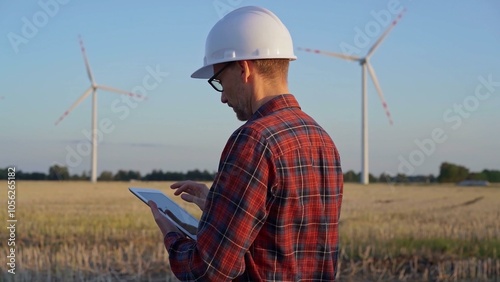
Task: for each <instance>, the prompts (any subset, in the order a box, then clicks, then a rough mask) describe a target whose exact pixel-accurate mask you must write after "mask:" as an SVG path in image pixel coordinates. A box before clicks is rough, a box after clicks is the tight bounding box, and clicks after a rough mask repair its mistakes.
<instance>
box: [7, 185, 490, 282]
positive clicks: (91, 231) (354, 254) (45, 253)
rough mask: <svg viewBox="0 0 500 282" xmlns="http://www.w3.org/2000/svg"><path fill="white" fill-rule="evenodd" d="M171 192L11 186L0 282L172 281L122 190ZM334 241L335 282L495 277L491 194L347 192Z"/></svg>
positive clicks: (141, 209) (440, 188)
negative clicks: (10, 227)
mask: <svg viewBox="0 0 500 282" xmlns="http://www.w3.org/2000/svg"><path fill="white" fill-rule="evenodd" d="M169 185H170V183H168V182H134V183H126V182H103V183H97V184H91V183H87V182H36V181H33V182H30V181H18V182H17V183H16V218H17V220H18V222H17V223H16V235H15V242H16V246H15V247H16V250H15V251H16V253H15V255H16V268H15V274H14V275H13V274H11V273H8V272H7V268H6V267H5V266H6V264H7V263H8V259H7V256H8V252H9V248H10V247H9V246H7V243H8V238H9V237H8V236H9V234H8V232H5V231H4V232H2V233H1V238H0V246H1V250H2V255H1V257H0V264H1V265H2V268H1V269H2V274H1V276H0V280H5V281H176V279H175V277H173V275H171V274H170V272H169V267H168V255H167V252H166V251H165V250H164V248H163V244H162V240H161V235H160V232H159V230H158V228H157V227H156V224H155V223H154V220H153V218H152V216H151V214H150V211H149V208H148V207H147V206H146V205H145V204H143V203H142V202H141V201H139V200H138V199H137V198H136V197H135V196H134V195H132V194H131V193H130V192H129V191H128V187H130V186H136V187H148V188H159V189H161V190H163V191H164V192H165V193H171V192H170V189H169V188H168V187H169ZM1 193H2V194H3V196H2V199H5V197H6V195H7V191H6V188H3V190H2V192H1ZM4 202H5V200H4ZM182 204H183V205H184V206H185V207H186V208H188V209H189V210H190V211H191V212H192V213H193V215H195V216H196V217H199V216H200V212H199V210H198V208H197V207H196V206H194V205H191V204H187V203H182ZM3 207H4V208H2V210H1V211H0V214H1V216H2V218H4V219H6V218H7V208H5V206H3ZM4 222H5V221H4ZM340 233H341V254H340V255H341V259H340V268H339V269H340V271H339V280H340V281H497V280H499V279H500V187H499V186H491V187H481V188H479V187H477V188H472V187H457V186H454V185H429V186H391V185H383V184H376V185H369V186H367V187H365V186H361V185H356V184H346V185H345V188H344V202H343V207H342V214H341V229H340Z"/></svg>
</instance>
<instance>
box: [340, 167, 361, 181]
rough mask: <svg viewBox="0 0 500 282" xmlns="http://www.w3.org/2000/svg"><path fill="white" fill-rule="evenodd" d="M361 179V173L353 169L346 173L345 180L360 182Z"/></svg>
mask: <svg viewBox="0 0 500 282" xmlns="http://www.w3.org/2000/svg"><path fill="white" fill-rule="evenodd" d="M360 179H361V178H360V174H359V173H355V172H354V171H353V170H349V171H347V172H346V173H344V182H359V181H360Z"/></svg>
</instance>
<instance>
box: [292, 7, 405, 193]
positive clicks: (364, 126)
mask: <svg viewBox="0 0 500 282" xmlns="http://www.w3.org/2000/svg"><path fill="white" fill-rule="evenodd" d="M405 12H406V9H404V10H403V11H402V12H401V13H400V14H399V15H398V16H397V17H396V19H395V20H393V21H392V23H391V24H390V25H389V27H388V28H387V29H386V30H385V31H384V33H382V35H381V36H380V37H379V39H378V40H377V41H376V42H375V43H374V44H373V46H372V47H371V48H370V50H368V53H367V54H366V56H364V57H357V56H352V55H347V54H341V53H335V52H328V51H321V50H313V49H309V48H298V49H299V50H301V51H306V52H311V53H315V54H321V55H326V56H331V57H337V58H340V59H344V60H347V61H353V62H358V63H359V64H360V65H361V95H362V96H361V97H362V98H361V113H362V114H361V179H360V182H361V183H362V184H368V183H369V170H368V100H367V96H366V71H367V70H368V73H369V74H370V76H371V78H372V81H373V84H374V85H375V89H377V93H378V96H379V98H380V101H381V102H382V106H383V107H384V110H385V114H386V115H387V118H388V119H389V123H390V124H391V125H392V123H393V122H392V117H391V113H390V112H389V108H388V107H387V103H386V102H385V99H384V94H383V93H382V88H380V84H379V82H378V79H377V76H376V75H375V70H374V69H373V67H372V66H371V64H370V58H371V56H372V55H373V52H375V50H376V49H377V48H378V47H379V46H380V43H382V41H383V40H384V39H385V38H386V37H387V35H388V34H389V32H390V31H391V30H392V29H393V28H394V26H396V24H397V23H398V21H399V20H400V19H401V17H402V16H403V14H404V13H405Z"/></svg>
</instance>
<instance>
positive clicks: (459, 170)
mask: <svg viewBox="0 0 500 282" xmlns="http://www.w3.org/2000/svg"><path fill="white" fill-rule="evenodd" d="M360 179H361V173H356V172H354V171H353V170H349V171H347V172H345V173H344V182H360ZM369 180H370V183H377V182H381V183H412V182H414V183H458V182H461V181H464V180H484V181H489V182H492V183H493V182H500V170H489V169H484V170H483V171H480V172H471V171H470V170H469V169H468V168H466V167H465V166H462V165H457V164H452V163H448V162H443V163H441V166H440V167H439V175H438V176H434V175H433V174H429V175H411V176H408V175H405V174H402V173H398V174H397V175H393V176H391V175H388V174H386V173H382V174H380V176H379V177H376V176H374V175H372V174H369Z"/></svg>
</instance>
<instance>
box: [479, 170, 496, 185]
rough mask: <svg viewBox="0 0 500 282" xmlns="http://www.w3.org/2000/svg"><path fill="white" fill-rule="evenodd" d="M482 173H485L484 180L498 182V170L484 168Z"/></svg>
mask: <svg viewBox="0 0 500 282" xmlns="http://www.w3.org/2000/svg"><path fill="white" fill-rule="evenodd" d="M482 173H483V174H484V175H486V180H488V181H489V182H500V170H488V169H485V170H483V171H482Z"/></svg>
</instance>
